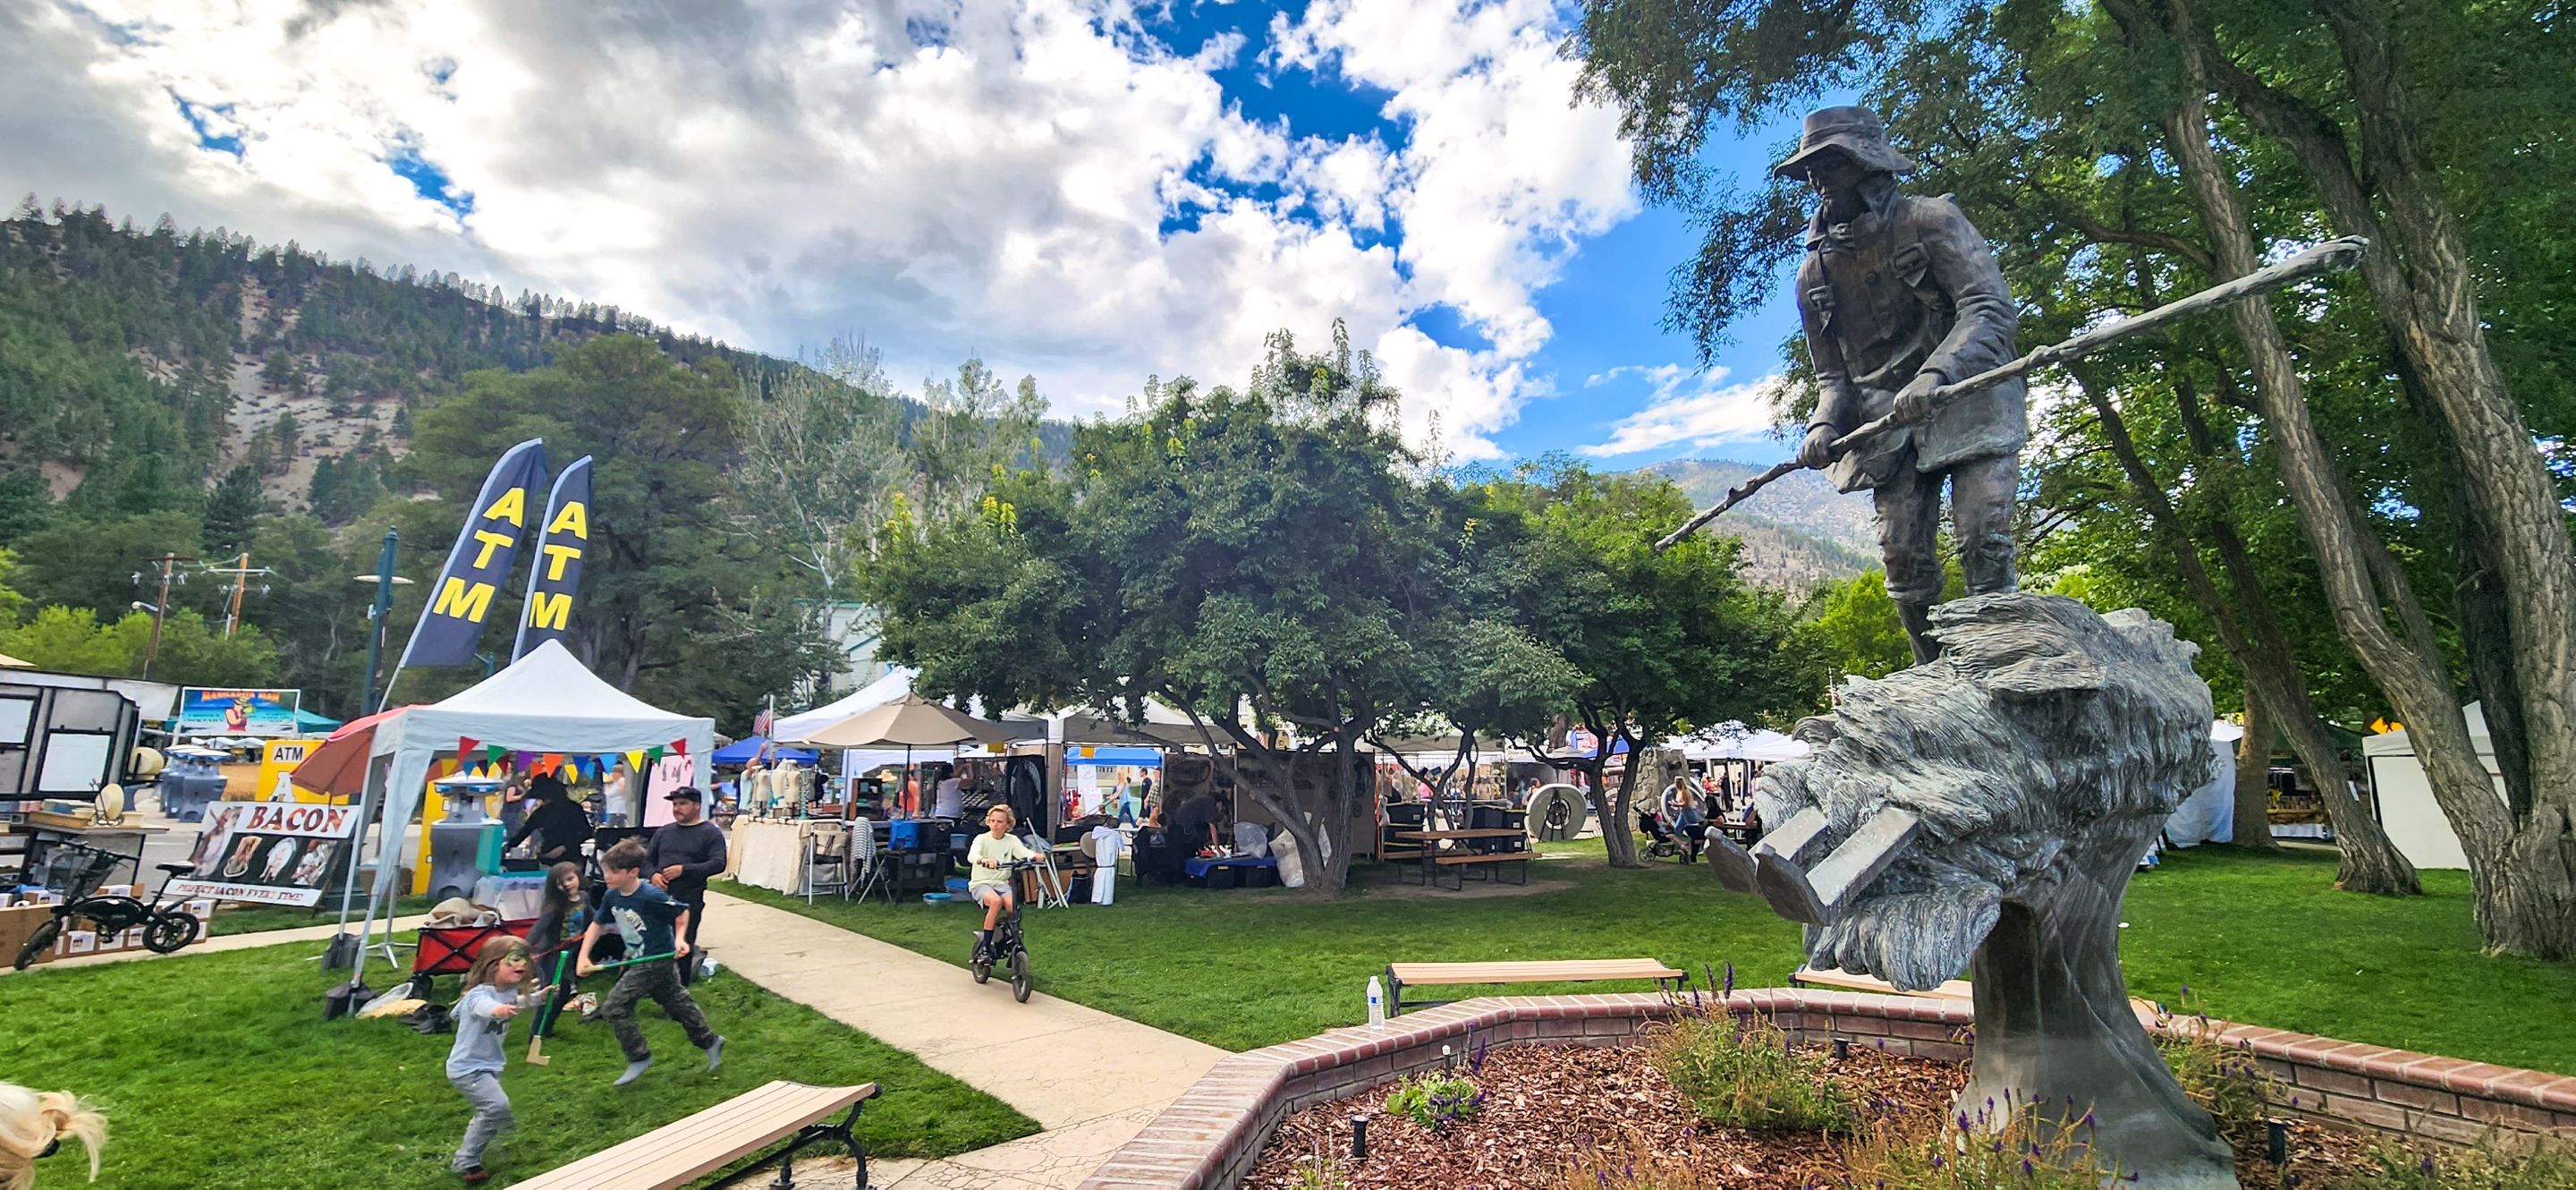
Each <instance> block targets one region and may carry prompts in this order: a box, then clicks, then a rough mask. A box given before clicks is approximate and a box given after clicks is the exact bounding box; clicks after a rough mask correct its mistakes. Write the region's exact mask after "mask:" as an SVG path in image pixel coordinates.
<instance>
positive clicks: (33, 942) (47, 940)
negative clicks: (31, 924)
mask: <svg viewBox="0 0 2576 1190" xmlns="http://www.w3.org/2000/svg"><path fill="white" fill-rule="evenodd" d="M62 933H63V919H62V918H59V917H48V918H46V919H45V920H43V921H40V922H37V923H36V928H35V929H34V930H33V931H32V932H30V933H29V934H28V935H27V944H26V945H25V946H21V947H19V948H18V969H19V970H21V971H24V970H26V969H27V968H28V967H29V966H31V965H33V964H34V963H35V961H36V956H37V955H40V954H43V953H45V952H46V951H49V950H52V949H53V948H54V939H56V938H59V937H61V936H62Z"/></svg>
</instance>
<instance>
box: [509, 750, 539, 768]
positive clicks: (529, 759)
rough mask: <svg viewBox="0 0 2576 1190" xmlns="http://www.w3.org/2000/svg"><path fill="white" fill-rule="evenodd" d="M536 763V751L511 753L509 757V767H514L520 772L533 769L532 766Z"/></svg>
mask: <svg viewBox="0 0 2576 1190" xmlns="http://www.w3.org/2000/svg"><path fill="white" fill-rule="evenodd" d="M536 763H537V754H536V753H534V752H518V753H513V754H511V757H510V765H511V767H513V768H516V769H518V770H519V771H520V772H523V773H525V772H532V771H534V769H533V766H534V765H535V764H536Z"/></svg>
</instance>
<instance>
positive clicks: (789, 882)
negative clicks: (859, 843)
mask: <svg viewBox="0 0 2576 1190" xmlns="http://www.w3.org/2000/svg"><path fill="white" fill-rule="evenodd" d="M817 836H821V837H824V838H828V839H831V840H832V842H831V844H830V846H831V847H832V848H833V849H834V850H837V851H840V852H842V853H844V854H846V853H847V851H848V848H849V827H848V824H847V823H843V822H840V821H838V820H835V819H828V818H818V819H806V820H802V821H786V822H771V821H763V820H760V819H756V818H739V819H736V820H734V824H733V834H732V843H733V845H732V847H731V848H729V849H728V850H727V853H726V868H725V870H726V871H727V872H730V873H731V874H732V875H733V878H734V879H736V880H739V881H741V882H743V883H744V884H749V885H753V886H755V887H759V888H767V889H775V890H777V891H779V892H783V893H786V894H788V895H790V896H795V895H798V894H801V893H803V892H804V891H805V849H806V846H807V844H806V840H808V839H811V838H815V837H817Z"/></svg>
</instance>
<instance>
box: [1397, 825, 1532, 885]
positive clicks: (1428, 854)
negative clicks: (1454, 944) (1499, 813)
mask: <svg viewBox="0 0 2576 1190" xmlns="http://www.w3.org/2000/svg"><path fill="white" fill-rule="evenodd" d="M1395 837H1396V838H1398V839H1402V840H1407V841H1410V842H1415V843H1420V844H1423V848H1422V852H1421V854H1419V855H1416V856H1414V857H1412V858H1413V862H1414V865H1415V866H1416V867H1417V868H1419V869H1420V870H1421V871H1422V882H1423V884H1425V885H1429V884H1431V883H1432V876H1433V874H1434V871H1435V869H1436V868H1455V869H1457V870H1458V886H1459V887H1460V888H1461V889H1464V888H1465V887H1466V883H1467V873H1466V870H1465V868H1466V866H1467V865H1476V866H1486V865H1499V864H1509V863H1517V864H1519V865H1521V869H1520V872H1521V883H1524V884H1526V883H1528V882H1529V861H1530V860H1531V859H1532V858H1534V857H1536V855H1537V853H1536V852H1533V851H1526V850H1518V849H1515V850H1511V851H1487V850H1482V849H1476V848H1475V847H1474V844H1476V843H1477V842H1481V841H1484V840H1492V839H1522V840H1526V839H1528V838H1529V832H1528V831H1525V830H1513V829H1511V828H1509V827H1487V828H1485V829H1482V830H1464V831H1399V832H1397V833H1396V836H1395ZM1444 840H1451V841H1456V842H1460V843H1466V844H1468V845H1469V848H1470V849H1469V850H1466V851H1451V852H1445V853H1444V852H1441V851H1439V850H1437V844H1439V843H1440V842H1442V841H1444ZM1522 846H1524V847H1525V846H1527V844H1526V843H1524V844H1522ZM1486 875H1487V876H1488V877H1491V876H1493V875H1494V873H1493V872H1487V873H1486ZM1400 877H1401V873H1399V878H1400Z"/></svg>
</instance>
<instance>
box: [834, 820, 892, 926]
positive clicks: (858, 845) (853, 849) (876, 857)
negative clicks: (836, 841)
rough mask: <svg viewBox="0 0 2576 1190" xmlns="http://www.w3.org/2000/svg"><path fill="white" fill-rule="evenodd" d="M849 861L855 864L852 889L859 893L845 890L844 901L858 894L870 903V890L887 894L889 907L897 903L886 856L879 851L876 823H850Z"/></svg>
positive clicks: (859, 897)
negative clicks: (888, 876)
mask: <svg viewBox="0 0 2576 1190" xmlns="http://www.w3.org/2000/svg"><path fill="white" fill-rule="evenodd" d="M850 862H851V863H852V864H853V865H855V869H854V871H853V873H852V874H853V875H854V876H855V878H856V879H855V880H854V881H853V883H852V887H853V888H855V889H856V890H857V892H856V893H855V894H853V893H851V892H850V891H848V890H844V891H843V892H842V893H841V895H842V896H843V897H844V898H847V897H850V896H852V895H856V896H857V897H858V899H860V900H862V901H864V900H867V899H868V890H869V889H871V888H873V889H875V890H877V891H878V892H881V893H884V894H885V899H886V904H889V905H892V904H894V903H895V899H894V884H893V883H892V882H891V881H889V880H888V879H887V878H886V854H885V852H883V851H880V850H878V849H877V824H875V823H873V822H870V821H868V820H867V819H865V818H853V819H851V820H850Z"/></svg>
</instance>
